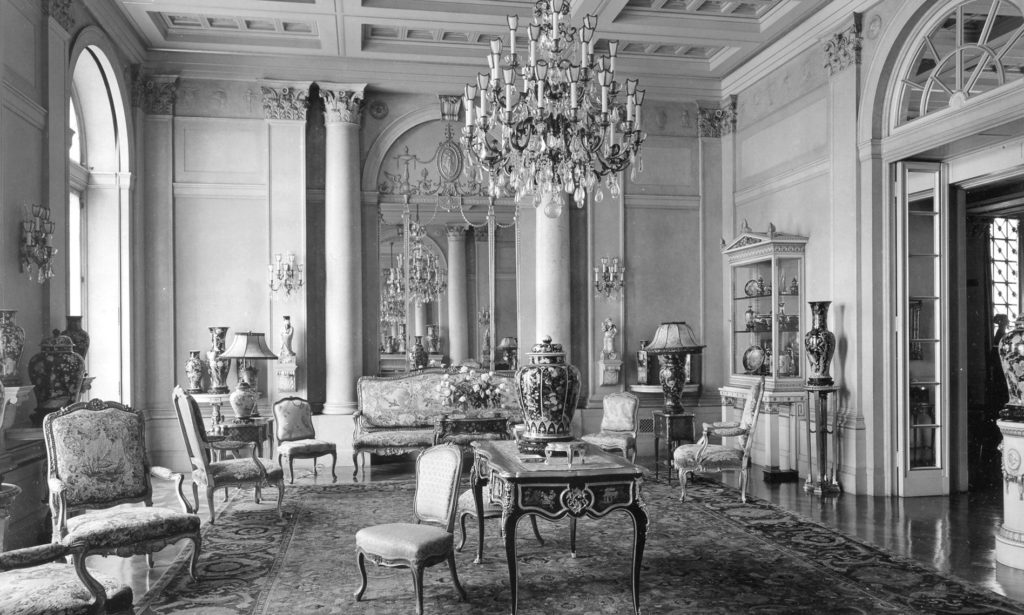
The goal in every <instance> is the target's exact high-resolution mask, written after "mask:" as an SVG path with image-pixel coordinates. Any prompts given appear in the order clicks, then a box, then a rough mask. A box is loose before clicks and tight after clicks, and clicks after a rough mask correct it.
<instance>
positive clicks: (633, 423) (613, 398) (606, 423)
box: [601, 391, 640, 437]
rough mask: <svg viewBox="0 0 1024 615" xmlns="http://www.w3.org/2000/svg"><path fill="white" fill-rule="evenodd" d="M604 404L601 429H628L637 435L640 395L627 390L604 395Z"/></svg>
mask: <svg viewBox="0 0 1024 615" xmlns="http://www.w3.org/2000/svg"><path fill="white" fill-rule="evenodd" d="M602 404H603V405H604V415H603V416H602V417H601V431H628V432H630V433H631V434H633V437H636V433H637V430H638V425H637V420H636V416H637V411H638V410H639V409H640V398H639V397H637V396H636V395H634V394H632V393H629V392H625V391H623V392H620V393H611V394H609V395H605V396H604V400H603V401H602Z"/></svg>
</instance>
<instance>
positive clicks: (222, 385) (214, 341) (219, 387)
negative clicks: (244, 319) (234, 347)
mask: <svg viewBox="0 0 1024 615" xmlns="http://www.w3.org/2000/svg"><path fill="white" fill-rule="evenodd" d="M227 335H228V328H227V327H210V349H209V350H207V351H206V361H207V363H208V365H209V366H210V393H217V394H221V395H223V394H225V393H227V392H228V391H230V389H228V370H229V369H231V361H229V360H227V359H221V358H220V355H222V354H224V344H225V342H224V340H225V338H227Z"/></svg>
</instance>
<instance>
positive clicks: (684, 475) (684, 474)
mask: <svg viewBox="0 0 1024 615" xmlns="http://www.w3.org/2000/svg"><path fill="white" fill-rule="evenodd" d="M669 476H671V474H669ZM689 478H690V473H689V472H688V471H687V470H684V469H682V468H679V486H680V487H682V492H681V493H680V494H679V501H680V502H682V501H685V500H686V481H687V480H689Z"/></svg>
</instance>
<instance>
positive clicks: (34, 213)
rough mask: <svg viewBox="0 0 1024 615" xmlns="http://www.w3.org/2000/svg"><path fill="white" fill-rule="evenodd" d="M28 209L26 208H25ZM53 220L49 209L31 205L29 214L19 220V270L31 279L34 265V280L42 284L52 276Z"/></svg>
mask: <svg viewBox="0 0 1024 615" xmlns="http://www.w3.org/2000/svg"><path fill="white" fill-rule="evenodd" d="M26 209H28V208H26ZM56 253H57V248H54V247H53V221H52V220H50V209H49V208H48V207H43V206H42V205H32V206H31V215H30V216H29V218H28V219H27V220H22V222H21V272H22V273H27V274H28V278H29V279H30V280H31V279H32V277H33V276H32V266H33V265H35V267H36V274H35V278H36V281H37V282H39V283H40V284H42V283H43V282H45V281H46V280H48V279H50V278H52V277H53V255H54V254H56Z"/></svg>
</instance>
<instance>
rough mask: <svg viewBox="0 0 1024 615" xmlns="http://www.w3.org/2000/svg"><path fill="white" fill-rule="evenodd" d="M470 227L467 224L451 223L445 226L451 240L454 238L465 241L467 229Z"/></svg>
mask: <svg viewBox="0 0 1024 615" xmlns="http://www.w3.org/2000/svg"><path fill="white" fill-rule="evenodd" d="M468 228H469V227H468V226H466V225H465V224H450V225H448V226H446V227H444V230H445V233H447V234H448V239H449V240H452V239H454V240H463V241H464V240H465V239H466V230H468Z"/></svg>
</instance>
